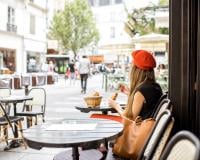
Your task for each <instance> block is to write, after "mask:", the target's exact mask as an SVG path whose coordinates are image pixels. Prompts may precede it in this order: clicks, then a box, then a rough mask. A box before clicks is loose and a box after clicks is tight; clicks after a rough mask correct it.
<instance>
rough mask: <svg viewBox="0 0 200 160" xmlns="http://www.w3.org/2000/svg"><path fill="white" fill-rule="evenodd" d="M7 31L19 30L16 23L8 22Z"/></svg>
mask: <svg viewBox="0 0 200 160" xmlns="http://www.w3.org/2000/svg"><path fill="white" fill-rule="evenodd" d="M7 31H8V32H14V33H16V32H17V26H16V25H14V24H10V23H7Z"/></svg>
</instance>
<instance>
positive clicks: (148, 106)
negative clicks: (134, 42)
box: [91, 50, 162, 122]
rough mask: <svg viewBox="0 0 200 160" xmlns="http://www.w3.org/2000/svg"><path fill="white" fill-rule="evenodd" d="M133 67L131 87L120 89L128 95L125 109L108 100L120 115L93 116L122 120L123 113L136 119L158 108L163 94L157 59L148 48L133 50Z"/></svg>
mask: <svg viewBox="0 0 200 160" xmlns="http://www.w3.org/2000/svg"><path fill="white" fill-rule="evenodd" d="M132 58H133V60H132V68H131V72H130V88H128V87H127V86H121V87H122V88H121V89H120V90H121V91H122V92H123V93H124V94H126V95H127V96H128V102H127V106H126V109H125V110H122V108H121V107H120V106H119V104H117V102H116V101H115V100H113V99H111V98H110V99H109V100H108V104H109V106H110V107H112V108H114V109H115V110H116V111H117V112H118V113H119V114H120V116H115V115H102V114H93V115H92V116H91V118H104V119H112V120H115V121H118V122H122V117H121V116H122V115H123V116H125V117H127V118H129V119H131V120H134V119H135V118H136V117H137V116H141V117H142V118H143V119H146V118H149V117H151V115H152V114H153V112H154V111H155V110H156V108H155V107H156V104H157V102H158V100H159V99H160V97H161V95H162V89H161V87H160V85H159V84H158V83H156V80H155V73H154V68H155V67H156V61H155V59H154V57H153V55H152V54H151V53H150V52H148V51H146V50H136V51H133V52H132Z"/></svg>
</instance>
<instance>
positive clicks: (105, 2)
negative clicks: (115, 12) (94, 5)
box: [99, 0, 110, 6]
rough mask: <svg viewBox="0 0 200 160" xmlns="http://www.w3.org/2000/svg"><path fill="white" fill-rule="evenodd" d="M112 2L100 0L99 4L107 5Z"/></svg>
mask: <svg viewBox="0 0 200 160" xmlns="http://www.w3.org/2000/svg"><path fill="white" fill-rule="evenodd" d="M109 4H110V0H100V1H99V5H100V6H106V5H109Z"/></svg>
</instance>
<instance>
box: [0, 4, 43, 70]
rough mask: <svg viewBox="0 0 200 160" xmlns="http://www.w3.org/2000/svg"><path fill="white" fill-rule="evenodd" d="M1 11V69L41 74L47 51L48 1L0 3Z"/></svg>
mask: <svg viewBox="0 0 200 160" xmlns="http://www.w3.org/2000/svg"><path fill="white" fill-rule="evenodd" d="M0 10H1V20H0V68H1V69H4V68H6V69H8V70H9V71H10V72H11V73H14V72H17V73H26V72H38V71H40V67H41V64H42V63H43V62H44V57H45V54H46V50H47V40H46V25H47V0H43V1H41V0H1V1H0Z"/></svg>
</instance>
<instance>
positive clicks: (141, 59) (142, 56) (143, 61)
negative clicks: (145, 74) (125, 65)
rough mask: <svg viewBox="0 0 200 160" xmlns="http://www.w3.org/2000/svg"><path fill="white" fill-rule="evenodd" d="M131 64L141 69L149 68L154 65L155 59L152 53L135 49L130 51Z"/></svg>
mask: <svg viewBox="0 0 200 160" xmlns="http://www.w3.org/2000/svg"><path fill="white" fill-rule="evenodd" d="M132 58H133V64H134V65H135V66H136V67H138V68H140V69H143V70H150V69H153V68H154V67H156V61H155V59H154V57H153V55H152V54H151V53H150V52H148V51H145V50H136V51H133V52H132Z"/></svg>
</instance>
